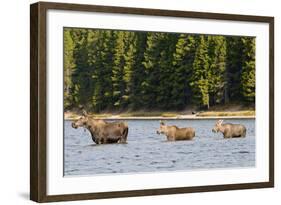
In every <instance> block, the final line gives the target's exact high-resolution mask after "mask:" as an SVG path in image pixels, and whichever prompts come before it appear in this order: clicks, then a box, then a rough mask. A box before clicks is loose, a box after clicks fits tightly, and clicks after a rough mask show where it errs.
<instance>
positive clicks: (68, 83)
mask: <svg viewBox="0 0 281 205" xmlns="http://www.w3.org/2000/svg"><path fill="white" fill-rule="evenodd" d="M70 31H71V30H70V29H68V28H66V29H64V32H63V45H64V52H63V55H64V57H63V58H64V61H63V67H64V107H65V108H66V109H67V108H69V107H71V106H72V104H73V96H72V93H71V90H72V87H73V83H72V73H73V71H74V69H75V63H74V56H73V52H74V47H75V45H74V41H73V40H72V37H71V34H70Z"/></svg>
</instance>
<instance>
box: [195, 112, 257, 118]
mask: <svg viewBox="0 0 281 205" xmlns="http://www.w3.org/2000/svg"><path fill="white" fill-rule="evenodd" d="M255 115H256V111H255V110H243V111H206V112H200V113H198V114H196V116H198V117H212V116H217V117H225V116H227V117H231V116H255Z"/></svg>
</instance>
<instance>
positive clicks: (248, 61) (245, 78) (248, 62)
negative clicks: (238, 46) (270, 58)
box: [241, 37, 256, 103]
mask: <svg viewBox="0 0 281 205" xmlns="http://www.w3.org/2000/svg"><path fill="white" fill-rule="evenodd" d="M242 43H243V63H242V74H241V85H242V95H243V98H244V99H245V100H246V101H247V102H250V103H253V102H255V93H256V92H255V88H256V86H255V85H256V83H255V82H256V81H255V38H249V37H243V38H242Z"/></svg>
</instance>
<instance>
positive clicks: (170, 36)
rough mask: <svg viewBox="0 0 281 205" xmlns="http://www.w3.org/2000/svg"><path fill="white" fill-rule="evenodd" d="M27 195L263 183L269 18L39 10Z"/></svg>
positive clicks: (270, 159) (268, 165)
mask: <svg viewBox="0 0 281 205" xmlns="http://www.w3.org/2000/svg"><path fill="white" fill-rule="evenodd" d="M30 9H31V12H30V43H31V47H30V63H31V68H30V69H31V73H30V76H31V86H30V95H31V98H30V120H31V123H30V124H31V127H30V132H31V135H30V160H31V163H30V198H31V200H34V201H37V202H51V201H64V200H83V199H100V198H113V197H130V196H146V195H160V194H177V193H189V192H206V191H221V190H235V189H250V188H265V187H273V186H274V81H273V80H274V64H273V63H274V18H273V17H265V16H248V15H235V14H218V13H202V12H188V11H174V10H157V9H143V8H124V7H108V6H96V5H80V4H63V3H47V2H40V3H35V4H32V5H31V7H30Z"/></svg>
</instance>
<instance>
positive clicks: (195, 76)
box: [190, 35, 209, 108]
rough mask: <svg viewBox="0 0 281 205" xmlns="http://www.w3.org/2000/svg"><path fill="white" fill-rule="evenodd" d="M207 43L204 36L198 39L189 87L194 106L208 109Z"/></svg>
mask: <svg viewBox="0 0 281 205" xmlns="http://www.w3.org/2000/svg"><path fill="white" fill-rule="evenodd" d="M207 43H208V41H207V39H206V37H205V36H203V35H201V36H200V37H199V46H198V48H197V50H196V53H195V59H194V62H193V70H192V77H191V79H190V80H191V82H190V86H191V88H192V91H193V92H192V94H193V95H192V100H193V102H194V104H197V105H199V106H200V107H202V108H209V82H208V77H209V56H208V44H207Z"/></svg>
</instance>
